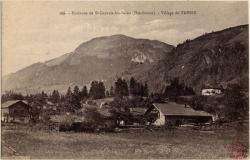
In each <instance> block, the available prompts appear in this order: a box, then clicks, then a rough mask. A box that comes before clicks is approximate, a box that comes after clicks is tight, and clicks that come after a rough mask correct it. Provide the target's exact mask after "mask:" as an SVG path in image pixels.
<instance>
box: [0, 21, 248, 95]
mask: <svg viewBox="0 0 250 160" xmlns="http://www.w3.org/2000/svg"><path fill="white" fill-rule="evenodd" d="M117 76H123V77H124V78H126V79H127V80H129V79H130V77H131V76H134V77H135V78H136V79H138V80H139V81H142V82H144V81H147V82H148V84H149V87H150V88H149V89H150V91H152V92H163V91H164V88H165V86H166V85H168V84H169V82H170V80H171V79H173V78H175V77H178V78H179V80H180V81H181V82H183V83H185V85H187V86H191V87H193V88H194V89H195V91H196V93H200V89H201V88H202V87H203V86H207V85H209V86H218V85H222V86H223V87H224V88H226V87H227V86H228V84H232V83H236V84H239V85H241V86H242V87H244V88H248V25H242V26H237V27H232V28H228V29H225V30H222V31H217V32H213V33H207V34H204V35H202V36H200V37H197V38H195V39H193V40H187V41H185V42H184V43H182V44H178V45H177V47H175V48H174V47H173V46H171V45H168V44H165V43H163V42H160V41H156V40H147V39H135V38H132V37H128V36H125V35H113V36H106V37H98V38H94V39H92V40H90V41H88V42H85V43H82V44H81V45H79V46H78V47H77V48H76V49H75V50H74V51H72V52H71V53H67V54H64V55H62V56H61V57H58V58H55V59H52V60H50V61H47V62H45V63H36V64H33V65H31V66H29V67H26V68H24V69H22V70H20V71H18V72H16V73H13V74H10V75H7V76H5V77H3V91H4V90H14V91H17V92H37V91H42V90H44V91H45V92H51V91H52V90H53V89H58V90H59V91H61V92H65V91H66V89H67V88H68V87H69V86H74V85H79V86H83V85H86V84H87V85H88V84H90V82H91V81H93V80H103V81H104V83H105V85H106V86H107V88H109V87H110V85H113V83H114V81H115V79H116V78H117Z"/></svg>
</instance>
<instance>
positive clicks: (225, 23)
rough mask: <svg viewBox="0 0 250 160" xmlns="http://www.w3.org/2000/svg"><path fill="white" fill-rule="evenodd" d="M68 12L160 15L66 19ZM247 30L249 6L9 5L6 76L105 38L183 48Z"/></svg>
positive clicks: (4, 51)
mask: <svg viewBox="0 0 250 160" xmlns="http://www.w3.org/2000/svg"><path fill="white" fill-rule="evenodd" d="M63 11H65V12H66V13H70V12H72V11H73V12H87V13H89V12H93V13H95V11H103V12H115V11H117V12H131V13H134V11H138V12H142V11H144V12H155V15H148V14H141V15H138V14H131V15H96V14H93V15H89V14H88V15H83V14H81V15H72V14H65V15H61V14H60V13H61V12H63ZM162 11H163V12H165V13H167V12H168V13H171V12H173V13H175V12H176V11H177V12H179V14H174V15H171V16H170V15H169V14H162ZM181 11H195V12H196V14H188V15H183V14H180V13H181ZM242 24H248V4H247V2H232V1H231V2H230V1H228V2H90V1H89V2H79V1H78V2H70V1H68V2H59V1H54V2H45V1H44V2H42V1H40V2H34V1H33V2H17V1H15V2H3V14H2V75H6V74H9V73H13V72H16V71H18V70H20V69H22V68H24V67H27V66H29V65H31V64H33V63H37V62H45V61H47V60H50V59H52V58H56V57H59V56H60V55H63V54H65V53H69V52H72V51H74V49H75V48H76V47H77V46H79V45H80V44H81V43H83V42H86V41H88V40H90V39H92V38H95V37H99V36H109V35H114V34H124V35H127V36H131V37H134V38H147V39H151V40H160V41H163V42H165V43H168V44H171V45H177V44H178V43H182V42H183V41H185V40H186V39H193V38H195V37H197V36H200V35H202V34H204V33H209V32H211V31H217V30H222V29H225V28H228V27H232V26H238V25H242Z"/></svg>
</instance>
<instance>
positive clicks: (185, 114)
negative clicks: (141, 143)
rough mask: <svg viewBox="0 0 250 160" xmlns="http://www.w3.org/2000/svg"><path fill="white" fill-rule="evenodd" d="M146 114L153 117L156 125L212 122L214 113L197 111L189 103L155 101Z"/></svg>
mask: <svg viewBox="0 0 250 160" xmlns="http://www.w3.org/2000/svg"><path fill="white" fill-rule="evenodd" d="M145 116H150V117H152V119H151V122H152V124H153V125H155V126H164V125H167V124H171V125H182V124H200V123H210V122H212V114H209V113H207V112H204V111H197V110H194V109H192V108H191V107H190V106H188V105H184V104H177V103H175V102H166V103H154V104H153V105H152V107H150V108H149V109H148V110H147V112H146V113H145Z"/></svg>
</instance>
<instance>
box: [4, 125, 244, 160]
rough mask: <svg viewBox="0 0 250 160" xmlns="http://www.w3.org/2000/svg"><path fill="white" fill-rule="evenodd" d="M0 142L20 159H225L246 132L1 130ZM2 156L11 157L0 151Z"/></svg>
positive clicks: (189, 130) (190, 130)
mask: <svg viewBox="0 0 250 160" xmlns="http://www.w3.org/2000/svg"><path fill="white" fill-rule="evenodd" d="M2 140H3V141H4V143H5V144H7V145H9V146H11V147H12V148H14V149H15V150H16V151H17V152H18V154H19V155H20V156H30V157H31V158H46V159H49V158H57V159H60V158H63V159H68V158H75V159H77V158H81V159H84V158H109V159H111V158H115V159H117V158H137V159H138V158H198V159H201V158H206V159H208V158H209V159H211V158H229V157H230V155H231V154H230V152H231V151H230V150H229V149H228V146H229V145H230V144H232V143H234V141H236V140H238V141H240V143H242V144H244V145H245V146H248V129H247V128H245V129H243V130H241V131H240V132H239V131H238V130H235V129H225V128H221V129H217V130H215V131H213V132H200V131H196V130H192V129H185V128H181V129H176V130H174V131H163V130H159V131H153V132H151V131H148V130H137V131H130V132H123V133H102V134H95V133H74V132H49V131H29V130H27V129H11V130H2ZM2 156H3V157H10V156H12V155H11V153H9V152H8V151H7V150H6V149H2Z"/></svg>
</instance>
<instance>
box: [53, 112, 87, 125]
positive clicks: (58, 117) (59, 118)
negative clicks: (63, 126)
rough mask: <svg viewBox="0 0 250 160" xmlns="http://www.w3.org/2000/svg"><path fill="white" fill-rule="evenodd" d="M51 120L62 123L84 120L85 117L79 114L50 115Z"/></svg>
mask: <svg viewBox="0 0 250 160" xmlns="http://www.w3.org/2000/svg"><path fill="white" fill-rule="evenodd" d="M50 121H52V122H57V123H62V122H84V121H85V118H84V117H83V116H77V115H66V114H65V115H52V116H50Z"/></svg>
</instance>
